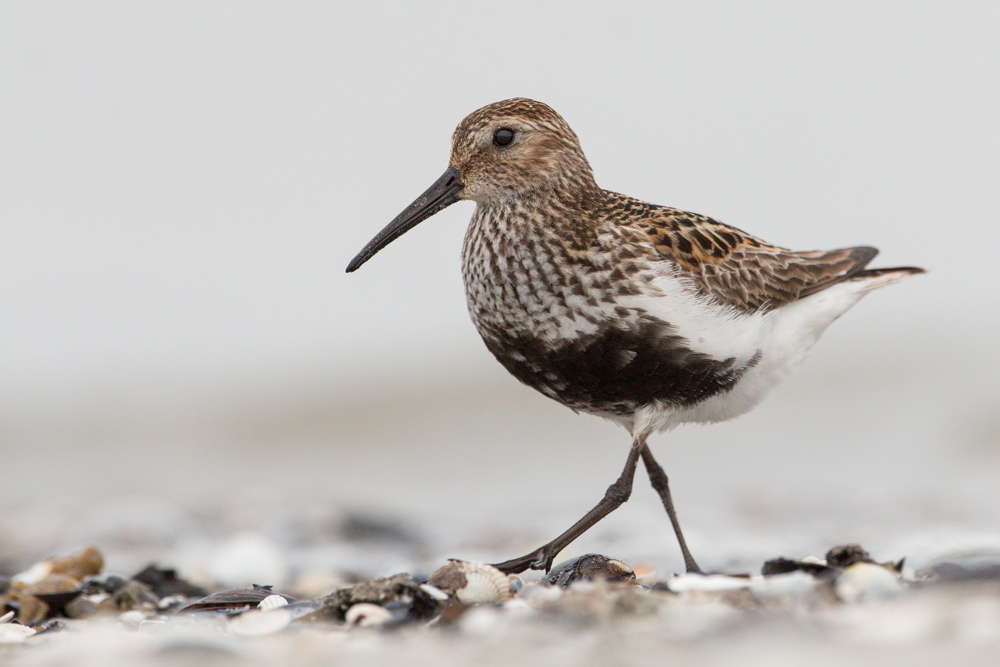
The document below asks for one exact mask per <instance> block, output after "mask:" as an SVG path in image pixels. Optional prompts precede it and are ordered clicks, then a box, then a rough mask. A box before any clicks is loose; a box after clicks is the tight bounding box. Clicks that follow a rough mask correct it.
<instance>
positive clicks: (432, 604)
mask: <svg viewBox="0 0 1000 667" xmlns="http://www.w3.org/2000/svg"><path fill="white" fill-rule="evenodd" d="M429 583H430V582H429ZM431 590H433V589H431V588H430V587H424V586H423V585H422V584H419V583H417V582H416V581H414V580H413V579H412V578H411V577H410V575H408V574H394V575H392V576H391V577H379V578H378V579H373V580H371V581H363V582H361V583H360V584H354V585H353V586H348V587H347V588H341V589H340V590H336V591H334V592H333V593H330V594H329V595H327V596H326V597H323V598H322V599H321V600H320V602H321V603H322V604H323V608H322V609H321V610H318V611H317V612H315V614H313V615H312V618H313V619H314V620H324V619H326V620H335V621H343V620H345V619H346V615H347V610H348V609H350V608H351V607H352V606H354V605H356V604H359V603H362V602H368V603H371V604H374V605H378V606H379V607H385V608H390V609H391V610H393V611H394V612H397V613H394V616H395V617H397V618H399V619H400V620H404V619H411V620H419V621H427V620H430V619H431V618H433V617H434V616H436V615H437V614H438V612H439V611H440V609H441V606H442V601H441V600H440V592H436V593H431V592H430V591H431Z"/></svg>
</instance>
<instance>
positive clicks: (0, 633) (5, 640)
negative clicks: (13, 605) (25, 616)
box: [0, 623, 35, 644]
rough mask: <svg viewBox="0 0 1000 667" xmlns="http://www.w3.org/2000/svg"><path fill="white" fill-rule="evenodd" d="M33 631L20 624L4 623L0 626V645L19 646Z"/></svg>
mask: <svg viewBox="0 0 1000 667" xmlns="http://www.w3.org/2000/svg"><path fill="white" fill-rule="evenodd" d="M33 634H35V631H34V630H32V629H31V628H29V627H28V626H26V625H21V624H20V623H4V624H3V625H0V644H20V643H21V642H23V641H25V640H26V639H27V638H28V637H30V636H31V635H33Z"/></svg>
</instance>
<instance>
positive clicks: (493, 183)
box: [347, 98, 923, 573]
mask: <svg viewBox="0 0 1000 667" xmlns="http://www.w3.org/2000/svg"><path fill="white" fill-rule="evenodd" d="M462 199H468V200H472V201H474V202H475V203H476V210H475V212H474V213H473V215H472V220H471V222H470V223H469V228H468V231H467V232H466V235H465V242H464V244H463V247H462V276H463V278H464V281H465V293H466V299H467V303H468V308H469V314H470V315H471V316H472V321H473V323H474V324H475V326H476V329H477V330H478V331H479V334H480V335H481V336H482V338H483V341H484V342H485V343H486V347H487V348H488V349H489V351H490V352H492V353H493V355H494V356H495V357H496V358H497V360H498V361H499V362H500V363H501V364H503V366H504V367H505V368H506V369H507V370H508V371H510V373H512V374H513V375H514V377H516V378H517V379H518V380H520V381H521V382H523V383H524V384H526V385H528V386H529V387H533V388H535V389H537V390H538V391H540V392H541V393H543V394H545V395H546V396H548V397H550V398H553V399H555V400H556V401H559V402H560V403H562V404H563V405H565V406H567V407H569V408H571V409H573V410H575V411H578V412H586V413H590V414H594V415H599V416H601V417H605V418H607V419H610V420H612V421H614V422H616V423H618V424H620V425H621V426H624V427H625V428H626V429H628V431H629V432H630V433H631V435H632V446H631V448H630V450H629V453H628V458H627V459H626V462H625V468H624V469H623V470H622V473H621V475H620V476H619V477H618V479H617V480H616V481H615V482H614V483H613V484H611V486H609V487H608V489H607V491H606V492H605V494H604V497H603V498H602V499H601V501H600V502H599V503H598V504H597V505H596V506H595V507H594V508H593V509H592V510H590V511H589V512H588V513H587V514H586V515H584V516H583V518H581V519H580V520H579V521H577V522H576V523H575V524H573V525H572V526H571V527H570V528H569V529H567V530H566V531H565V532H564V533H562V534H561V535H559V536H558V537H556V538H555V539H554V540H552V541H551V542H549V543H547V544H545V545H543V546H542V547H540V548H538V549H536V550H535V551H532V552H531V553H529V554H526V555H524V556H522V557H520V558H514V559H512V560H508V561H505V562H503V563H498V564H497V565H496V567H498V568H499V569H500V570H502V571H504V572H507V573H519V572H523V571H525V570H527V569H528V568H532V569H539V570H545V571H546V572H547V571H548V570H549V569H550V568H551V567H552V562H553V560H554V558H555V557H556V555H557V554H558V553H559V552H560V551H562V550H563V549H564V548H565V547H566V546H567V545H569V544H570V543H571V542H572V541H573V540H575V539H576V538H577V537H579V536H580V535H582V534H583V533H584V532H585V531H586V530H588V529H589V528H590V527H591V526H593V525H594V524H596V523H597V522H598V521H600V520H601V519H602V518H604V517H605V516H607V515H608V514H609V513H611V512H612V511H614V510H615V509H616V508H617V507H619V506H620V505H621V504H622V503H624V502H625V501H626V500H628V498H629V496H630V494H631V492H632V480H633V478H634V477H635V472H636V467H637V465H638V461H639V459H640V458H641V459H642V461H643V464H644V465H645V467H646V471H647V473H648V474H649V480H650V482H651V483H652V486H653V488H654V489H655V490H656V491H657V493H658V494H659V496H660V499H661V500H662V502H663V506H664V508H665V509H666V511H667V514H668V516H669V517H670V522H671V524H672V525H673V529H674V533H675V534H676V536H677V541H678V543H679V544H680V548H681V553H682V555H683V557H684V565H685V569H686V570H687V571H688V572H701V569H700V568H699V567H698V564H697V562H696V561H695V559H694V557H692V555H691V552H690V550H689V549H688V547H687V544H686V542H685V541H684V534H683V532H682V531H681V526H680V523H679V522H678V520H677V513H676V512H675V511H674V504H673V500H672V499H671V496H670V487H669V485H668V482H667V475H666V473H665V472H664V470H663V468H662V467H660V465H659V464H658V463H657V462H656V460H655V459H654V458H653V455H652V453H651V452H650V449H649V447H648V446H647V445H646V440H647V438H648V437H649V436H650V435H651V434H653V433H655V432H658V431H664V430H668V429H670V428H672V427H674V426H677V425H678V424H682V423H686V422H701V423H710V422H719V421H724V420H728V419H732V418H734V417H737V416H739V415H741V414H744V413H745V412H747V411H748V410H750V409H751V408H753V407H754V406H756V405H757V404H758V403H759V402H760V401H761V400H762V399H763V398H764V395H765V394H767V392H768V391H769V390H771V389H772V388H773V387H774V386H775V385H777V384H778V383H779V382H780V381H781V380H782V379H783V378H784V377H786V376H787V375H788V374H789V373H790V372H791V371H792V370H793V369H794V368H795V367H796V366H797V365H798V364H799V363H800V362H801V361H802V360H803V358H804V357H805V355H806V353H807V352H808V350H809V348H811V347H812V346H813V344H814V343H815V342H816V341H817V340H818V339H819V337H820V335H821V334H822V333H823V331H824V330H825V329H826V328H827V327H828V326H829V325H830V324H831V323H832V322H833V321H834V320H835V319H837V318H838V317H840V315H842V314H843V313H844V312H846V311H847V310H848V309H849V308H850V307H851V306H853V305H854V304H855V303H857V302H858V300H860V299H861V297H863V296H864V295H865V294H867V293H868V292H871V291H872V290H875V289H878V288H880V287H884V286H886V285H890V284H892V283H896V282H899V281H900V280H902V279H904V278H907V277H909V276H912V275H914V274H917V273H923V269H920V268H916V267H896V268H883V269H867V268H865V267H866V266H867V265H868V263H869V262H870V261H871V260H872V258H874V257H875V255H876V254H878V250H876V249H875V248H871V247H868V246H856V247H852V248H841V249H837V250H811V251H804V252H803V251H794V250H788V249H785V248H781V247H778V246H774V245H770V244H768V243H765V242H764V241H762V240H760V239H758V238H755V237H754V236H751V235H750V234H747V233H746V232H743V231H741V230H739V229H736V228H735V227H731V226H729V225H726V224H724V223H721V222H718V221H716V220H713V219H712V218H708V217H706V216H703V215H698V214H695V213H688V212H686V211H681V210H678V209H674V208H668V207H666V206H657V205H655V204H649V203H646V202H643V201H639V200H638V199H634V198H632V197H628V196H626V195H621V194H618V193H615V192H610V191H608V190H603V189H601V188H600V187H598V185H597V183H596V182H595V181H594V175H593V172H592V171H591V168H590V164H589V163H588V162H587V158H586V157H585V156H584V154H583V150H582V149H581V147H580V141H579V139H578V138H577V136H576V134H575V133H574V132H573V130H572V129H570V127H569V125H568V124H567V123H566V121H565V120H563V118H562V117H561V116H560V115H559V114H557V113H556V112H555V111H554V110H553V109H552V108H551V107H549V106H548V105H546V104H543V103H541V102H536V101H534V100H529V99H523V98H517V99H510V100H505V101H502V102H496V103H494V104H490V105H488V106H485V107H483V108H481V109H479V110H477V111H474V112H473V113H471V114H470V115H469V116H467V117H466V118H465V119H464V120H463V121H462V122H461V123H459V125H458V127H457V128H456V130H455V132H454V134H453V135H452V139H451V159H450V161H449V165H448V168H447V169H446V170H445V172H444V174H443V175H442V176H441V178H439V179H438V180H437V181H436V182H435V183H434V184H433V185H432V186H431V187H430V188H429V189H428V190H427V191H426V192H424V193H423V194H422V195H420V197H418V198H417V199H416V201H414V202H413V203H412V204H410V205H409V206H408V207H407V208H406V209H405V210H404V211H403V212H402V213H400V214H399V215H398V216H397V217H396V218H395V219H394V220H393V221H392V222H390V223H389V224H388V225H387V226H386V227H385V228H384V229H382V231H380V232H379V233H378V234H377V235H376V236H375V238H373V239H372V240H371V242H369V243H368V245H366V246H365V247H364V249H363V250H362V251H361V252H360V253H358V255H357V256H356V257H355V258H354V259H353V260H351V263H350V264H349V265H348V267H347V271H348V272H352V271H354V270H356V269H357V268H358V267H360V266H361V265H362V264H364V263H365V262H367V261H368V260H369V259H371V258H372V256H373V255H375V253H377V252H378V251H379V250H381V249H382V248H384V247H385V246H386V245H388V244H389V243H391V242H392V241H393V240H395V239H397V238H398V237H399V236H401V235H402V234H404V233H405V232H406V231H408V230H409V229H411V228H412V227H414V226H415V225H417V224H418V223H420V222H421V221H423V220H425V219H426V218H428V217H430V216H431V215H434V214H435V213H437V212H438V211H441V210H442V209H444V208H445V207H447V206H450V205H451V204H453V203H454V202H456V201H459V200H462Z"/></svg>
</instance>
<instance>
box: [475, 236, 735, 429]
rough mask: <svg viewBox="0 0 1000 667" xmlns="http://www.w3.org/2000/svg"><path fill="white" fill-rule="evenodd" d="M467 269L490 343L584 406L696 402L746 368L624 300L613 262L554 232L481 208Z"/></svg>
mask: <svg viewBox="0 0 1000 667" xmlns="http://www.w3.org/2000/svg"><path fill="white" fill-rule="evenodd" d="M479 222H480V223H482V221H479ZM487 232H489V233H487ZM462 270H463V277H464V279H465V290H466V299H467V303H468V307H469V313H470V315H471V317H472V321H473V323H474V324H475V326H476V328H477V330H478V331H479V333H480V335H481V336H482V337H483V341H484V342H485V343H486V346H487V348H489V350H490V352H492V353H493V355H494V356H495V357H496V358H497V360H498V361H499V362H500V363H501V364H503V366H504V367H505V368H506V369H507V370H508V371H509V372H510V373H511V374H512V375H514V377H516V378H517V379H518V380H520V381H521V382H523V383H525V384H527V385H528V386H530V387H533V388H535V389H537V390H538V391H540V392H542V393H543V394H545V395H546V396H549V397H550V398H553V399H555V400H557V401H559V402H560V403H563V404H564V405H567V406H568V407H570V408H572V409H574V410H579V411H584V412H593V413H598V414H605V415H629V414H632V413H633V412H635V411H636V410H637V409H638V408H639V407H641V406H643V405H647V404H650V403H652V402H654V401H658V402H661V403H666V404H674V405H692V404H694V403H697V402H699V401H701V400H704V399H705V398H707V397H709V396H711V395H713V394H715V393H718V392H721V391H726V390H728V389H729V388H730V387H731V386H732V385H733V384H734V383H735V381H736V380H737V379H738V377H739V372H737V371H736V370H734V365H735V360H733V359H729V360H724V361H719V360H716V359H713V358H711V357H709V356H707V355H705V354H702V353H699V352H696V351H694V350H692V349H691V348H690V347H689V346H688V344H687V341H686V339H684V338H683V337H682V336H679V335H677V334H676V332H674V330H673V327H671V326H670V324H669V323H668V322H664V321H662V320H659V319H656V318H654V317H652V316H650V315H649V314H648V313H646V312H644V311H642V310H640V309H636V308H634V307H632V308H625V307H622V306H621V305H618V297H619V296H620V295H621V290H622V289H623V288H622V287H621V286H619V285H618V284H616V282H615V281H613V280H610V279H609V278H608V276H609V272H608V270H605V269H603V268H602V267H601V266H599V265H595V264H593V263H590V262H587V261H585V260H582V259H581V258H579V257H573V256H572V255H571V254H570V253H569V252H568V251H567V250H565V249H563V248H560V247H559V246H557V245H554V244H551V243H548V242H546V239H544V238H515V237H513V236H512V235H509V234H506V233H504V231H503V230H502V229H497V228H496V226H495V225H493V226H487V225H485V224H477V220H476V219H475V218H474V219H473V224H471V225H470V227H469V232H468V234H467V235H466V239H465V244H464V247H463V252H462ZM624 290H625V292H626V293H633V294H634V293H635V292H634V289H633V288H631V287H625V288H624Z"/></svg>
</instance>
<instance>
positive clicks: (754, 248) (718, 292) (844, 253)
mask: <svg viewBox="0 0 1000 667" xmlns="http://www.w3.org/2000/svg"><path fill="white" fill-rule="evenodd" d="M656 209H657V210H656V213H655V214H654V215H651V216H649V217H647V218H646V219H645V220H643V221H642V222H641V223H639V224H640V225H641V226H642V228H643V230H644V231H645V232H646V233H647V234H648V235H649V239H650V242H651V243H652V244H653V246H654V247H655V248H656V250H657V252H659V253H660V254H661V255H663V256H664V257H668V258H670V259H672V260H674V261H675V262H676V263H677V264H678V265H679V266H680V267H681V268H682V269H684V270H686V271H688V272H690V276H691V278H692V279H693V280H694V282H695V284H697V285H698V287H699V289H700V290H701V291H702V292H703V293H705V294H706V295H711V296H713V297H715V298H716V299H718V300H719V301H720V302H722V303H726V304H729V305H731V306H733V307H735V308H739V309H741V310H748V311H753V310H759V309H765V310H771V309H773V308H780V307H781V306H784V305H785V304H788V303H791V302H792V301H795V300H797V299H801V298H802V297H805V296H808V295H810V294H814V293H816V292H819V291H820V290H823V289H826V288H827V287H829V286H831V285H834V284H836V283H839V282H841V281H843V280H846V279H848V278H850V277H851V276H853V275H855V274H857V273H858V272H859V271H861V270H863V269H864V268H865V265H867V264H868V262H870V261H871V260H872V258H873V257H875V255H877V254H878V250H876V249H875V248H871V247H867V246H857V247H854V248H841V249H838V250H812V251H806V252H799V251H794V250H788V249H785V248H779V247H777V246H772V245H769V244H767V243H765V242H763V241H761V240H760V239H758V238H755V237H753V236H751V235H750V234H747V233H746V232H743V231H741V230H739V229H736V228H735V227H730V226H729V225H726V224H724V223H721V222H718V221H717V220H713V219H711V218H707V217H705V216H702V215H697V214H694V213H687V212H686V211H679V210H677V209H670V208H663V207H656ZM647 212H651V211H647Z"/></svg>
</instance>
